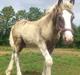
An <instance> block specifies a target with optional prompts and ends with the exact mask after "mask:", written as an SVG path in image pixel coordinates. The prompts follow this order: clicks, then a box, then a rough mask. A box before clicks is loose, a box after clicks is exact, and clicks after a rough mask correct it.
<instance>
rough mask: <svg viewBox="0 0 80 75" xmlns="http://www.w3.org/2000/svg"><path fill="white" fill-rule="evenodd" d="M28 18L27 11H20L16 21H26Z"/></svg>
mask: <svg viewBox="0 0 80 75" xmlns="http://www.w3.org/2000/svg"><path fill="white" fill-rule="evenodd" d="M26 18H27V13H26V11H25V10H19V11H18V12H17V13H16V20H21V19H26Z"/></svg>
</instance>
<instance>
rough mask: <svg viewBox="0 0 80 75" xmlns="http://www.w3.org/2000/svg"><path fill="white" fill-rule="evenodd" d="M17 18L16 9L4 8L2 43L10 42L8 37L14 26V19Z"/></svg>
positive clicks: (0, 25)
mask: <svg viewBox="0 0 80 75" xmlns="http://www.w3.org/2000/svg"><path fill="white" fill-rule="evenodd" d="M14 16H15V12H14V9H13V8H12V6H8V7H4V8H3V9H2V11H1V14H0V19H1V20H0V27H1V28H0V29H1V30H0V35H1V37H0V41H1V40H3V41H4V42H5V43H6V42H8V36H9V31H10V27H11V24H12V19H13V17H14ZM0 44H2V43H0Z"/></svg>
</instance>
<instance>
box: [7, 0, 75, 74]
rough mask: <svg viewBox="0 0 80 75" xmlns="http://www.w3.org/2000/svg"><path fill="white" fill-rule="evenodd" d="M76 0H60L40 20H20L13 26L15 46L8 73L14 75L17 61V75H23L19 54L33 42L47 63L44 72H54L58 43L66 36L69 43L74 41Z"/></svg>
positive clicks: (12, 43) (11, 41)
mask: <svg viewBox="0 0 80 75" xmlns="http://www.w3.org/2000/svg"><path fill="white" fill-rule="evenodd" d="M74 3H75V0H70V1H66V2H63V0H58V2H57V4H55V5H53V6H51V7H50V8H49V9H48V10H47V11H46V13H45V15H44V16H43V17H41V18H40V19H38V20H37V21H27V20H24V19H23V20H20V21H17V22H16V23H15V25H13V26H12V28H11V31H10V37H9V40H10V45H11V47H12V49H13V51H12V55H11V60H10V63H9V65H8V68H7V70H6V75H11V71H12V69H13V64H14V62H15V64H16V68H17V75H22V73H21V69H20V64H19V53H20V52H21V51H22V49H23V48H24V47H26V46H27V43H29V44H32V43H33V44H35V45H37V46H38V47H39V49H40V51H41V53H42V55H43V57H44V59H45V64H44V67H43V72H42V75H51V67H52V64H53V60H52V57H51V54H52V52H53V49H54V48H55V45H56V44H57V42H58V41H59V39H60V36H62V39H63V41H64V42H65V43H67V44H69V43H72V42H73V29H72V22H73V19H74V14H73V12H72V8H73V5H74Z"/></svg>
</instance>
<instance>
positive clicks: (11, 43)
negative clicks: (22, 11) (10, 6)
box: [9, 26, 14, 48]
mask: <svg viewBox="0 0 80 75" xmlns="http://www.w3.org/2000/svg"><path fill="white" fill-rule="evenodd" d="M13 28H14V26H12V28H11V31H10V36H9V43H10V45H11V47H12V48H14V40H13V34H12V31H13Z"/></svg>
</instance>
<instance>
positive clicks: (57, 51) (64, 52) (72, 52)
mask: <svg viewBox="0 0 80 75" xmlns="http://www.w3.org/2000/svg"><path fill="white" fill-rule="evenodd" d="M25 52H36V53H37V52H38V53H39V52H40V51H39V50H36V49H35V50H32V49H30V50H23V51H22V53H25ZM7 54H11V51H4V50H0V56H3V55H7ZM53 54H54V55H73V56H79V57H80V52H79V51H76V50H74V49H55V50H54V51H53Z"/></svg>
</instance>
